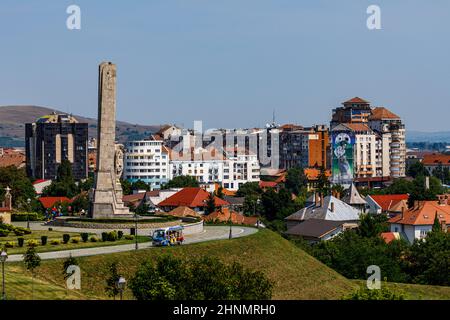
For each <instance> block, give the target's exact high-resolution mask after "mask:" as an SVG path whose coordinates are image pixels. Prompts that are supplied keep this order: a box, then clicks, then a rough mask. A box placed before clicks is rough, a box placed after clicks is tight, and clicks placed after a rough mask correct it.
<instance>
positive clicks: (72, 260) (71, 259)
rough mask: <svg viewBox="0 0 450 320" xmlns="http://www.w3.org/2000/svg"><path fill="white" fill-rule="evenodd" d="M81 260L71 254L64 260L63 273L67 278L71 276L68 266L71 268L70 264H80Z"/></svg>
mask: <svg viewBox="0 0 450 320" xmlns="http://www.w3.org/2000/svg"><path fill="white" fill-rule="evenodd" d="M78 265H79V262H78V260H77V259H76V258H74V257H72V255H70V257H69V258H67V259H66V260H64V262H63V270H62V273H63V275H64V279H67V278H69V277H70V274H68V273H67V268H69V267H70V266H78Z"/></svg>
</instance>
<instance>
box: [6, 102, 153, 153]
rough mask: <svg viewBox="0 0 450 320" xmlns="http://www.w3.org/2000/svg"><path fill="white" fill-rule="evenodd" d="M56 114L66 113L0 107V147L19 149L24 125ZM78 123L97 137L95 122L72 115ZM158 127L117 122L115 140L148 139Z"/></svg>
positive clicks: (22, 138)
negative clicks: (86, 127) (53, 113)
mask: <svg viewBox="0 0 450 320" xmlns="http://www.w3.org/2000/svg"><path fill="white" fill-rule="evenodd" d="M52 112H56V113H62V114H64V113H67V112H63V111H59V110H57V109H52V108H47V107H40V106H0V146H5V147H21V146H23V145H24V139H25V123H32V122H35V121H36V119H38V118H40V117H42V116H45V115H48V114H51V113H52ZM73 116H74V117H75V118H76V119H77V120H78V121H79V122H83V123H87V124H88V125H89V137H97V120H96V119H93V118H87V117H83V116H79V115H75V114H74V115H73ZM160 127H161V126H160V125H149V126H144V125H138V124H131V123H128V122H123V121H117V131H116V139H117V140H118V141H119V142H120V143H125V142H126V141H129V140H134V139H142V138H144V137H148V136H149V135H151V134H152V133H155V132H156V131H158V130H159V129H160Z"/></svg>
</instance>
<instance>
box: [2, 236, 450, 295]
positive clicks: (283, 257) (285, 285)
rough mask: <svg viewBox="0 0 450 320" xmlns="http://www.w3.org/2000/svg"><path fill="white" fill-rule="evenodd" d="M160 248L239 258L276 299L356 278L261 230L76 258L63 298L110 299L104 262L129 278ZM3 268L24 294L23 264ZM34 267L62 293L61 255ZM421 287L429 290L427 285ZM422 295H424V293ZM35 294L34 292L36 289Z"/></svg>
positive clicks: (336, 291)
mask: <svg viewBox="0 0 450 320" xmlns="http://www.w3.org/2000/svg"><path fill="white" fill-rule="evenodd" d="M161 254H173V255H175V256H178V257H182V258H185V259H190V258H193V257H200V256H203V255H209V256H214V257H218V258H220V259H221V260H222V261H225V262H227V263H231V262H233V261H239V262H240V263H242V264H243V265H244V266H245V267H247V268H250V269H253V270H261V271H263V272H264V273H265V274H266V275H267V276H268V277H269V278H270V279H271V280H272V281H274V284H275V286H274V295H273V298H274V299H295V300H297V299H299V300H302V299H340V298H341V297H342V296H343V295H345V294H348V293H349V292H351V291H353V290H354V289H355V288H357V287H358V285H359V284H360V283H358V282H355V281H350V280H348V279H346V278H344V277H343V276H341V275H340V274H338V273H336V272H335V271H333V270H331V269H330V268H328V267H326V266H325V265H323V264H322V263H320V262H319V261H317V260H316V259H314V258H313V257H311V256H309V255H308V254H306V253H305V252H304V251H302V250H300V249H299V248H298V247H296V246H295V245H293V244H292V243H290V242H289V241H287V240H285V239H283V238H282V237H280V236H279V235H278V234H276V233H274V232H271V231H269V230H262V231H260V232H258V233H256V234H254V235H251V236H249V237H245V238H238V239H233V240H220V241H210V242H204V243H199V244H194V245H186V246H181V247H173V248H155V249H146V250H140V251H138V252H123V253H118V254H111V255H102V256H93V257H85V258H80V259H79V261H80V267H81V270H82V291H81V292H80V293H76V294H73V293H72V294H71V295H70V296H67V299H108V297H106V296H105V293H104V285H105V279H106V278H107V276H108V272H107V267H108V265H109V264H110V263H111V262H113V261H117V262H118V263H119V272H120V273H121V274H123V275H124V276H125V278H127V279H130V277H131V276H132V275H133V274H134V272H135V270H136V268H137V266H139V264H140V263H141V262H143V261H145V260H146V259H151V260H154V259H155V258H156V257H157V256H159V255H161ZM7 268H8V278H7V279H8V284H7V285H8V287H9V289H8V290H10V291H12V294H13V295H14V296H15V297H17V298H23V297H24V295H23V294H22V293H21V292H23V289H21V288H20V287H19V286H15V287H14V286H10V282H11V281H13V279H14V278H17V277H20V279H18V280H16V282H17V283H20V281H22V282H23V280H24V277H25V275H24V274H26V273H25V271H24V270H23V266H22V264H20V263H15V264H8V265H7ZM13 271H14V272H13ZM38 273H39V275H38V278H39V281H40V285H42V288H44V287H45V284H47V286H48V288H47V290H41V291H40V295H41V296H40V297H41V298H54V297H55V296H58V297H59V296H60V295H61V296H60V298H61V299H66V294H67V293H66V290H65V289H63V285H64V283H65V282H64V279H63V275H62V261H61V260H51V261H43V263H42V266H41V267H40V268H39V269H38ZM11 277H12V278H13V279H11ZM419 287H422V286H419ZM413 289H414V288H413ZM19 290H22V291H19ZM414 290H415V289H414ZM414 290H413V291H414ZM422 291H423V292H424V293H426V292H427V290H426V289H425V290H422ZM434 292H435V293H436V295H437V296H439V295H440V294H442V295H443V296H445V297H448V296H449V294H450V288H444V291H442V292H439V291H434ZM25 297H26V296H25ZM125 297H126V298H131V293H130V292H126V294H125ZM421 297H422V298H427V296H426V295H424V296H421ZM35 298H38V295H37V294H36V295H35ZM430 298H433V297H430Z"/></svg>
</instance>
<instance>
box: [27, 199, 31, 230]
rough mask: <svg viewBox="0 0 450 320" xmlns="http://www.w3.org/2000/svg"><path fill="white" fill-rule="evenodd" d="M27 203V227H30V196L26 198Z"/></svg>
mask: <svg viewBox="0 0 450 320" xmlns="http://www.w3.org/2000/svg"><path fill="white" fill-rule="evenodd" d="M27 203H28V214H27V229H30V214H29V213H30V211H31V206H30V204H31V199H30V198H28V199H27Z"/></svg>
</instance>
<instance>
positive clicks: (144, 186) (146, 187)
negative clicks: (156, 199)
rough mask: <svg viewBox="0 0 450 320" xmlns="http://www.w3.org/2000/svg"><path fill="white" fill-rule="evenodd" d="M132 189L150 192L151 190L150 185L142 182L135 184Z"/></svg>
mask: <svg viewBox="0 0 450 320" xmlns="http://www.w3.org/2000/svg"><path fill="white" fill-rule="evenodd" d="M132 189H133V190H144V191H149V190H150V185H149V184H148V183H146V182H144V181H142V180H138V181H136V182H133V184H132Z"/></svg>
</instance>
